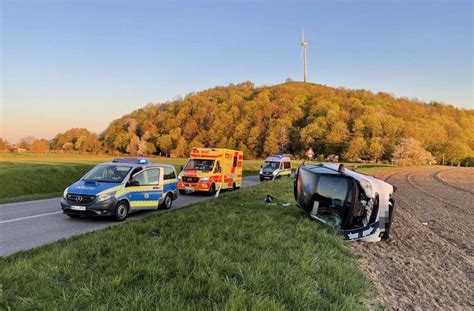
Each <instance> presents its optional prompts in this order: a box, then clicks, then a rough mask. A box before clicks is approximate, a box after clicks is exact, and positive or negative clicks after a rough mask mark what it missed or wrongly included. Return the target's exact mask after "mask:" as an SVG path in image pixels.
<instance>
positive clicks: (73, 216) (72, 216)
mask: <svg viewBox="0 0 474 311" xmlns="http://www.w3.org/2000/svg"><path fill="white" fill-rule="evenodd" d="M66 215H67V216H68V217H69V218H79V217H81V216H80V215H73V214H66Z"/></svg>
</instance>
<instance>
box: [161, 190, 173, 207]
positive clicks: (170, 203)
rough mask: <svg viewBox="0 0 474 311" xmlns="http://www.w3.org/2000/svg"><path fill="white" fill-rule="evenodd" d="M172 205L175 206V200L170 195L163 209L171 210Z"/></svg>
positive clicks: (167, 196) (166, 198)
mask: <svg viewBox="0 0 474 311" xmlns="http://www.w3.org/2000/svg"><path fill="white" fill-rule="evenodd" d="M172 205H173V199H172V198H171V195H170V194H169V193H168V194H167V195H166V197H165V200H164V201H163V204H162V205H161V206H162V207H163V209H170V208H171V206H172Z"/></svg>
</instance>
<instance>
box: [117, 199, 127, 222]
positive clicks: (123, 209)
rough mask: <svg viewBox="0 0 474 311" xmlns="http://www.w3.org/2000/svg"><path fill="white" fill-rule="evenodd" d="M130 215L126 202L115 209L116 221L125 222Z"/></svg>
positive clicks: (120, 203)
mask: <svg viewBox="0 0 474 311" xmlns="http://www.w3.org/2000/svg"><path fill="white" fill-rule="evenodd" d="M127 215H128V204H127V202H125V201H122V202H119V203H118V204H117V207H116V208H115V214H114V219H115V221H124V220H125V218H127Z"/></svg>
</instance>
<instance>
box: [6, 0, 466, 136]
mask: <svg viewBox="0 0 474 311" xmlns="http://www.w3.org/2000/svg"><path fill="white" fill-rule="evenodd" d="M0 3H1V9H0V10H1V22H0V27H1V29H0V33H1V49H0V51H1V67H0V72H1V76H0V85H1V103H0V137H2V138H6V139H7V140H9V141H10V142H16V141H18V139H19V138H20V137H24V136H34V137H37V138H48V139H50V138H52V137H54V136H55V135H56V134H57V133H59V132H63V131H65V130H67V129H69V128H72V127H85V128H88V129H90V130H92V131H94V132H100V131H103V130H105V128H106V127H107V125H108V124H109V122H110V121H112V120H114V119H117V118H119V117H121V116H122V115H124V114H127V113H129V112H131V111H133V110H135V109H138V108H141V107H143V106H145V105H147V104H148V103H158V102H164V101H168V100H172V99H173V98H175V97H176V96H180V95H181V96H184V95H186V94H187V93H189V92H195V91H200V90H204V89H207V88H210V87H214V86H218V85H219V86H222V85H227V84H229V83H239V82H244V81H252V82H254V84H255V85H256V86H260V85H272V84H278V83H282V82H284V81H285V80H286V79H287V78H288V77H291V78H292V79H294V80H302V79H303V62H302V59H301V51H300V41H301V32H302V29H303V28H304V35H305V39H306V41H307V42H308V45H309V46H308V50H307V53H308V80H309V81H310V82H314V83H320V84H326V85H328V86H334V87H340V86H342V87H347V88H364V89H369V90H371V91H374V92H378V91H384V92H389V93H393V94H394V95H396V96H404V97H409V98H418V99H420V100H423V101H431V100H436V101H441V102H444V103H447V104H451V105H454V106H456V107H460V108H467V109H473V108H474V104H473V89H474V84H473V4H472V3H473V2H472V1H468V0H466V1H460V0H454V1H408V0H406V1H401V0H400V1H376V0H373V1H307V2H304V1H289V0H288V1H192V2H191V1H140V0H136V1H120V0H117V1H111V0H96V1H87V0H86V1H73V0H62V1H48V0H45V1H39V0H29V1H25V0H16V1H8V0H0Z"/></svg>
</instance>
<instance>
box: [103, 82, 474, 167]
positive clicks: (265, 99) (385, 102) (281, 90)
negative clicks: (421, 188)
mask: <svg viewBox="0 0 474 311" xmlns="http://www.w3.org/2000/svg"><path fill="white" fill-rule="evenodd" d="M102 138H103V143H104V148H106V149H108V150H119V151H121V152H126V153H131V154H135V153H147V154H150V153H155V154H162V155H170V154H171V155H175V156H186V155H187V154H188V152H189V150H190V148H191V147H193V146H216V147H227V148H232V149H240V150H243V151H244V154H245V155H246V157H248V158H257V157H264V156H266V155H268V154H272V153H276V152H279V151H282V152H288V153H292V154H295V155H297V156H304V151H305V150H307V149H308V148H309V147H312V148H313V150H314V151H315V153H316V154H323V155H331V154H333V155H340V156H341V157H342V158H343V159H345V160H353V161H357V160H366V161H379V160H391V159H392V156H393V152H394V151H395V149H396V147H397V146H398V145H399V144H400V143H401V142H402V141H403V140H404V139H406V138H413V139H415V140H417V141H419V142H420V144H421V147H422V148H424V149H426V150H427V151H428V152H431V153H432V154H433V156H434V157H436V158H437V159H438V160H439V159H440V158H441V157H442V156H443V155H444V156H445V158H446V159H447V161H452V162H453V163H454V162H455V161H459V159H462V158H464V157H468V156H469V155H471V156H472V154H473V149H474V112H473V111H472V110H461V109H456V108H454V107H452V106H447V105H442V104H439V103H432V104H426V103H422V102H419V101H416V100H408V99H406V98H395V97H393V96H391V95H389V94H387V93H377V94H373V93H372V92H369V91H366V90H348V89H343V88H330V87H326V86H321V85H315V84H309V83H306V84H303V83H298V82H288V83H284V84H281V85H276V86H271V87H260V88H255V87H254V86H253V84H252V83H250V82H246V83H242V84H237V85H232V84H231V85H229V86H228V87H216V88H212V89H209V90H206V91H203V92H199V93H195V94H190V95H188V96H186V97H185V98H181V99H178V100H175V101H173V102H168V103H164V104H157V105H148V106H147V107H145V108H143V109H139V110H137V111H134V112H132V113H131V114H129V115H126V116H124V117H122V118H121V119H118V120H115V121H113V122H112V123H111V125H110V126H109V127H108V128H107V129H106V131H105V132H104V133H103V135H102Z"/></svg>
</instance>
